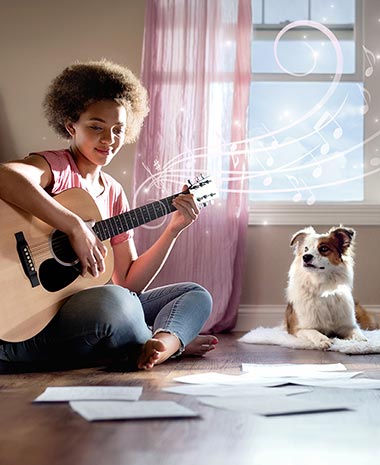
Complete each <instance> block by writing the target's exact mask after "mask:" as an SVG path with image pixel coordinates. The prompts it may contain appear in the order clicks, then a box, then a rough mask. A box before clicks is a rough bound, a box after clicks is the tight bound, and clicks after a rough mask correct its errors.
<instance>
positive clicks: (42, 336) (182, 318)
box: [0, 60, 217, 369]
mask: <svg viewBox="0 0 380 465" xmlns="http://www.w3.org/2000/svg"><path fill="white" fill-rule="evenodd" d="M44 110H45V115H46V117H47V120H48V123H49V124H50V126H51V127H52V128H53V129H54V130H55V131H56V132H57V133H58V134H59V135H60V136H62V137H64V138H66V139H69V141H70V143H69V147H68V148H67V149H63V150H54V151H46V152H39V153H31V154H29V156H28V157H26V158H25V159H24V160H18V161H13V162H9V163H5V164H3V165H1V166H0V197H1V198H2V199H4V200H5V201H7V202H8V203H11V204H14V205H17V206H18V207H20V208H22V209H24V210H26V211H28V212H29V213H31V214H32V215H33V216H36V217H38V218H40V219H41V220H42V221H44V222H45V223H47V224H49V225H50V226H51V227H52V228H56V229H58V230H60V231H63V232H64V233H66V234H67V236H68V238H69V240H70V243H71V246H72V248H73V250H74V251H75V253H76V255H77V257H78V258H79V261H80V265H81V269H82V274H86V273H91V275H93V276H94V277H97V276H98V275H99V274H100V273H103V272H104V269H105V262H104V258H105V255H106V252H107V249H106V248H105V246H104V245H103V243H102V242H101V241H100V240H99V239H98V238H97V237H96V235H95V234H94V233H93V231H92V229H90V228H89V227H88V225H87V223H86V222H85V221H84V220H90V218H85V219H82V218H80V217H79V216H78V215H77V214H75V213H73V212H72V211H70V210H69V209H67V208H65V207H64V206H62V205H60V204H59V203H58V202H56V201H55V200H54V199H53V197H52V195H55V194H58V193H60V192H62V191H64V190H66V189H69V188H73V187H79V188H81V189H84V190H86V191H87V192H88V193H89V194H90V195H91V196H92V197H93V199H94V200H95V202H96V204H97V206H98V208H99V210H100V211H101V212H102V215H103V218H109V217H111V216H115V215H118V214H120V213H123V212H125V211H126V210H128V201H127V199H126V196H125V194H124V191H123V189H122V187H121V185H120V184H119V183H117V182H116V181H115V180H114V179H113V178H112V177H111V176H110V175H108V174H107V173H104V172H103V171H102V167H103V166H107V165H108V164H109V163H110V162H111V160H112V159H113V158H114V157H115V156H116V154H117V153H118V152H119V150H120V149H121V147H122V146H123V144H124V143H129V142H133V141H134V140H135V139H136V137H137V135H138V134H139V132H140V128H141V126H142V123H143V120H144V118H145V116H146V115H147V113H148V103H147V96H146V91H145V89H144V87H143V86H142V85H141V83H140V82H139V80H138V79H137V78H136V77H135V76H134V75H133V74H132V73H131V71H130V70H128V69H127V68H125V67H122V66H119V65H116V64H114V63H112V62H109V61H106V60H102V61H99V62H88V63H78V64H74V65H72V66H69V67H67V68H66V69H64V70H63V72H62V73H61V74H60V75H58V76H57V77H56V78H55V79H54V80H53V82H52V84H51V86H50V88H49V90H48V93H47V95H46V97H45V100H44ZM185 189H186V186H185V187H184V190H185ZM173 205H174V206H175V208H176V211H175V212H174V213H173V214H172V215H171V219H170V221H169V223H168V226H167V227H166V229H165V230H164V232H163V233H162V235H161V236H160V238H159V239H158V240H157V241H156V242H155V243H154V244H153V245H152V246H151V247H150V248H149V249H148V250H147V251H145V252H144V253H143V254H142V255H141V256H138V255H137V252H136V248H135V245H134V241H133V232H129V233H122V234H120V235H118V236H116V237H114V238H113V239H111V245H112V250H113V254H114V270H113V275H112V283H111V284H107V285H104V286H96V287H90V288H88V289H85V290H83V291H80V292H78V293H77V294H75V295H73V296H71V297H70V298H68V299H67V300H66V301H65V302H64V304H63V305H62V307H61V308H60V310H59V311H58V313H57V314H56V316H55V317H54V318H53V319H52V320H51V322H50V323H49V324H48V325H47V326H46V327H45V328H44V329H43V330H42V331H40V332H39V333H38V334H37V335H36V336H34V337H33V338H31V339H28V340H26V341H22V342H6V341H0V359H2V360H6V361H9V362H27V363H33V364H37V365H40V364H44V365H46V364H47V365H49V366H51V365H53V366H55V367H56V366H59V364H62V363H63V364H65V365H67V364H70V363H71V362H73V361H75V362H80V363H81V364H83V363H84V364H86V363H91V364H93V363H94V362H95V363H104V360H112V362H117V363H118V362H123V361H125V363H127V361H128V363H129V364H130V363H131V362H132V363H133V364H134V365H135V366H137V368H139V369H151V368H152V367H153V366H154V365H156V364H159V363H162V362H164V361H165V360H167V359H168V358H169V357H171V356H173V355H178V354H180V353H182V352H183V351H185V352H187V353H189V354H195V355H203V354H205V353H206V352H208V351H209V350H211V349H213V348H215V344H216V343H217V338H215V337H214V336H198V333H199V331H200V329H201V328H202V326H203V325H204V323H205V321H206V319H207V318H208V316H209V314H210V312H211V306H212V301H211V296H210V294H209V293H208V292H207V291H206V290H205V289H204V288H202V287H201V286H199V285H197V284H194V283H182V284H174V285H171V286H165V287H162V288H158V289H153V290H146V289H147V288H148V286H149V284H150V283H151V282H152V280H153V279H154V277H155V276H156V275H157V273H158V272H159V270H160V268H161V267H162V266H163V264H164V263H165V260H166V258H167V256H168V254H169V252H170V250H171V248H172V247H173V245H174V243H175V241H176V240H177V238H178V236H179V235H180V233H181V232H182V231H183V230H184V229H185V228H187V227H188V226H189V225H191V224H192V223H193V222H194V221H195V220H196V219H197V216H198V213H199V211H198V208H197V206H196V204H195V202H194V200H193V196H192V195H191V194H181V195H179V196H178V197H176V198H175V199H174V200H173Z"/></svg>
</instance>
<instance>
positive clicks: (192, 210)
mask: <svg viewBox="0 0 380 465" xmlns="http://www.w3.org/2000/svg"><path fill="white" fill-rule="evenodd" d="M184 189H186V186H185V187H184ZM173 205H174V206H175V207H176V209H177V211H175V212H174V213H173V214H172V219H171V221H170V223H169V225H168V226H167V228H166V229H165V230H164V232H163V233H162V235H161V236H160V237H159V238H158V240H157V241H156V242H155V243H154V244H153V245H152V246H151V247H150V248H149V249H148V250H147V251H146V252H144V253H143V254H142V255H140V256H138V255H137V252H136V248H135V245H134V241H133V240H132V239H130V240H128V241H125V242H122V243H121V244H117V245H115V246H114V247H113V251H114V258H115V266H114V274H113V277H112V280H113V282H114V283H115V284H119V285H120V286H123V287H127V288H128V289H130V290H131V291H133V292H137V293H139V292H142V291H143V290H144V289H146V288H147V287H148V286H149V284H150V283H151V282H152V281H153V279H154V278H155V276H156V275H157V274H158V272H159V271H160V270H161V268H162V266H163V265H164V263H165V261H166V259H167V257H168V255H169V253H170V251H171V249H172V247H173V245H174V244H175V241H176V240H177V238H178V236H179V235H180V233H181V232H182V231H183V230H184V229H185V228H187V227H188V226H189V225H190V224H192V223H193V222H194V221H195V220H196V218H197V216H198V214H199V210H198V208H197V206H196V205H195V202H194V198H193V195H192V194H184V195H180V196H178V197H176V198H175V199H174V200H173Z"/></svg>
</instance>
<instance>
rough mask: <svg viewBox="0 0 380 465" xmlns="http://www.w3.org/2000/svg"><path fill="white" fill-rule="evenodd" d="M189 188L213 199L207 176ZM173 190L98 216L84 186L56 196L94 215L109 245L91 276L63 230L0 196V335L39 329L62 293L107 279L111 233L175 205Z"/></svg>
mask: <svg viewBox="0 0 380 465" xmlns="http://www.w3.org/2000/svg"><path fill="white" fill-rule="evenodd" d="M190 192H191V193H193V194H194V199H195V200H196V202H197V204H198V206H200V207H202V206H204V205H206V204H207V203H208V202H209V201H210V200H212V199H213V198H214V197H215V195H216V192H215V189H214V187H213V182H212V180H211V178H210V177H203V176H201V177H199V178H197V180H196V182H195V183H191V182H190V181H189V186H188V189H187V190H186V191H185V192H183V193H190ZM181 193H182V192H180V193H178V194H174V195H171V196H170V197H166V198H164V199H161V200H157V201H155V202H152V203H150V204H147V205H144V206H142V207H139V208H136V209H134V210H129V211H128V212H125V213H122V214H120V215H117V216H114V217H112V218H108V219H102V217H101V215H100V213H99V210H98V208H97V206H96V203H95V201H94V200H93V198H92V197H91V196H90V195H89V194H88V193H87V192H86V191H84V190H82V189H77V188H75V189H68V190H66V191H64V192H62V193H60V194H58V195H57V196H55V197H54V199H55V200H56V201H57V202H59V203H60V204H61V205H63V206H65V207H66V208H68V209H69V210H71V211H72V212H74V213H76V214H78V215H79V216H80V217H81V218H82V219H83V220H89V219H94V220H95V221H96V223H95V224H94V226H93V227H92V229H93V231H94V233H95V234H96V236H97V237H98V238H99V239H100V240H101V241H103V242H104V244H105V245H106V247H107V249H108V250H107V252H108V253H107V256H106V258H105V268H106V270H105V272H104V273H102V274H100V276H98V277H97V278H94V277H93V276H91V275H90V274H89V273H87V274H86V276H82V275H81V268H80V263H79V260H78V258H77V257H76V255H75V253H74V251H73V249H72V248H71V245H70V242H69V240H68V237H67V236H66V234H64V233H63V232H61V231H58V230H55V229H53V228H51V226H49V225H48V224H46V223H44V222H43V221H41V220H39V219H38V218H36V217H34V216H32V215H30V214H29V213H27V212H25V211H24V210H22V209H20V208H18V207H15V206H13V205H10V204H8V203H7V202H4V201H2V200H0V228H1V229H0V231H1V244H0V260H1V273H0V289H1V302H0V339H2V340H4V341H9V342H18V341H24V340H26V339H29V338H31V337H33V336H35V335H36V334H38V333H39V332H40V331H41V330H42V329H43V328H44V327H45V326H46V325H47V324H48V323H49V321H50V320H51V319H52V318H53V317H54V315H55V314H56V313H57V311H58V309H59V308H60V306H61V305H62V303H63V302H64V300H65V299H67V298H68V297H69V296H71V295H73V294H75V293H76V292H78V291H80V290H83V289H86V288H88V287H91V286H96V285H102V284H105V283H107V282H109V280H110V279H111V276H112V273H113V254H112V247H111V244H110V238H112V237H114V236H117V235H118V234H120V233H122V232H125V231H128V230H130V229H133V228H136V227H138V226H141V225H143V224H146V223H149V222H150V221H153V220H155V219H157V218H160V217H163V216H165V215H167V214H169V213H172V212H173V211H175V210H176V209H175V207H174V206H173V205H172V200H173V199H174V198H175V197H176V196H178V195H179V194H181Z"/></svg>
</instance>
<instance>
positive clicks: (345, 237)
mask: <svg viewBox="0 0 380 465" xmlns="http://www.w3.org/2000/svg"><path fill="white" fill-rule="evenodd" d="M329 234H331V235H332V236H334V237H336V238H337V240H338V242H339V248H340V249H341V251H342V253H344V252H345V251H346V250H347V249H348V248H349V247H351V246H352V245H353V243H354V238H355V235H356V232H355V230H354V229H352V228H345V227H344V226H339V227H337V228H331V229H330V231H329Z"/></svg>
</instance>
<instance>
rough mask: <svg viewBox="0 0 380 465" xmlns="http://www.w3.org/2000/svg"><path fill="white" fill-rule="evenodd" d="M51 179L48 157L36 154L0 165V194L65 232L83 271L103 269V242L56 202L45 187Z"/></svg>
mask: <svg viewBox="0 0 380 465" xmlns="http://www.w3.org/2000/svg"><path fill="white" fill-rule="evenodd" d="M51 182H52V173H51V170H50V166H49V164H48V163H47V161H46V160H45V159H44V158H43V157H40V156H38V155H31V156H29V157H28V158H27V159H25V160H20V161H14V162H9V163H4V164H2V165H0V198H2V199H3V200H5V201H7V202H8V203H11V204H14V205H16V206H18V207H19V208H21V209H23V210H25V211H27V212H28V213H30V214H31V215H33V216H36V217H37V218H39V219H41V220H42V221H44V222H45V223H47V224H49V225H50V226H51V227H52V228H56V229H59V230H60V231H63V232H64V233H66V234H67V235H68V237H69V239H70V243H71V245H72V247H73V249H74V251H75V253H76V254H77V256H78V258H79V260H80V262H81V265H82V270H84V271H83V274H84V273H85V272H86V271H87V269H88V268H89V270H90V272H91V274H93V275H94V276H98V274H99V272H102V271H104V259H103V257H104V255H105V253H106V248H105V246H104V245H103V244H102V243H101V241H99V239H98V238H97V237H96V236H95V234H93V232H92V231H91V230H90V229H89V228H88V227H87V225H86V223H85V222H84V221H83V220H82V219H81V218H80V217H79V216H78V215H76V214H75V213H73V212H71V211H70V210H68V209H67V208H65V207H64V206H62V205H60V204H59V203H58V202H56V201H55V200H54V199H53V198H52V197H51V196H50V195H49V194H48V193H47V192H46V191H45V188H46V187H47V186H49V184H50V183H51Z"/></svg>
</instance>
